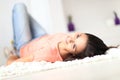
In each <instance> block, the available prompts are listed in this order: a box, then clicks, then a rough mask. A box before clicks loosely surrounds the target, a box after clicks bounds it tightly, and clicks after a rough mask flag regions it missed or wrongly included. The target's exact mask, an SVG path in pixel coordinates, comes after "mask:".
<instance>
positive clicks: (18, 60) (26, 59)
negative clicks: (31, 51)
mask: <svg viewBox="0 0 120 80" xmlns="http://www.w3.org/2000/svg"><path fill="white" fill-rule="evenodd" d="M32 61H33V55H28V56H25V57H21V58H15V56H11V57H10V58H9V59H8V61H7V65H10V64H11V63H13V62H32Z"/></svg>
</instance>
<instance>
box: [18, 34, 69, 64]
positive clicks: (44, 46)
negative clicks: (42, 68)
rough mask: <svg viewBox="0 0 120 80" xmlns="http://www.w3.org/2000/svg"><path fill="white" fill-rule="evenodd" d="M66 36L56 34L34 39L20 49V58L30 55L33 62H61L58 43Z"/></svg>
mask: <svg viewBox="0 0 120 80" xmlns="http://www.w3.org/2000/svg"><path fill="white" fill-rule="evenodd" d="M66 36H67V34H63V33H57V34H54V35H45V36H42V37H40V38H37V39H34V40H32V41H31V42H29V43H28V44H26V45H24V46H23V47H22V48H21V49H20V57H24V56H28V55H30V54H32V55H33V56H34V59H33V61H41V60H45V61H49V62H55V61H62V58H61V56H60V53H59V50H58V47H57V46H58V43H59V42H60V41H62V40H64V39H65V38H66Z"/></svg>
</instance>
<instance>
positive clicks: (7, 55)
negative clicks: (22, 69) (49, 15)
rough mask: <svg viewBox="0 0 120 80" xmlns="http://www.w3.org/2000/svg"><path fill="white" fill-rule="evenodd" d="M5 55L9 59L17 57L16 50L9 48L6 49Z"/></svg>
mask: <svg viewBox="0 0 120 80" xmlns="http://www.w3.org/2000/svg"><path fill="white" fill-rule="evenodd" d="M4 55H5V57H6V58H8V57H9V56H11V55H15V50H14V49H10V48H8V47H5V48H4Z"/></svg>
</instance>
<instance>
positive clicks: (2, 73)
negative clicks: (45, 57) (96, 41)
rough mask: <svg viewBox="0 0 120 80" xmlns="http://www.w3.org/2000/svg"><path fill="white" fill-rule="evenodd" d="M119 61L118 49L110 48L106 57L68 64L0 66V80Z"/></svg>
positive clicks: (16, 63)
mask: <svg viewBox="0 0 120 80" xmlns="http://www.w3.org/2000/svg"><path fill="white" fill-rule="evenodd" d="M114 59H117V60H120V49H119V48H112V49H110V50H108V51H107V52H106V55H101V56H100V55H99V56H94V57H91V58H88V57H87V58H84V59H82V60H73V61H68V62H55V63H50V62H45V61H41V62H26V63H24V62H15V63H12V64H11V65H9V66H5V65H3V66H0V80H1V79H4V78H9V77H11V76H14V77H16V76H21V75H24V74H30V73H35V72H40V71H46V70H52V69H60V68H67V67H72V66H78V65H83V64H92V63H97V62H105V61H110V60H114Z"/></svg>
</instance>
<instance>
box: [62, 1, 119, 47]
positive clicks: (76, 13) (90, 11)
mask: <svg viewBox="0 0 120 80" xmlns="http://www.w3.org/2000/svg"><path fill="white" fill-rule="evenodd" d="M63 6H64V12H65V15H66V18H67V16H68V15H69V14H71V15H72V16H73V22H74V24H75V26H76V30H77V31H80V32H90V33H93V34H95V35H97V36H99V37H100V38H102V39H103V40H104V41H105V43H106V44H108V45H118V44H120V26H114V25H113V23H112V22H111V21H112V20H113V18H114V16H113V10H115V11H116V12H117V13H118V15H119V17H120V0H63ZM110 24H111V25H110Z"/></svg>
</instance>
